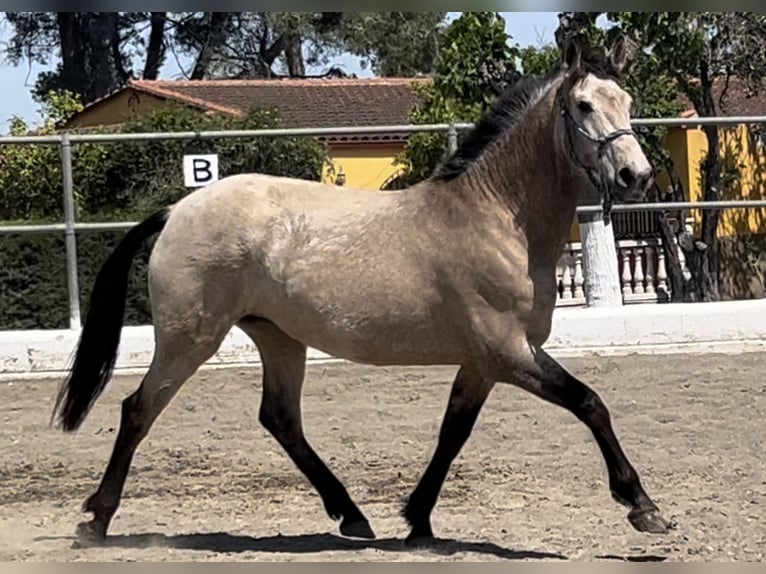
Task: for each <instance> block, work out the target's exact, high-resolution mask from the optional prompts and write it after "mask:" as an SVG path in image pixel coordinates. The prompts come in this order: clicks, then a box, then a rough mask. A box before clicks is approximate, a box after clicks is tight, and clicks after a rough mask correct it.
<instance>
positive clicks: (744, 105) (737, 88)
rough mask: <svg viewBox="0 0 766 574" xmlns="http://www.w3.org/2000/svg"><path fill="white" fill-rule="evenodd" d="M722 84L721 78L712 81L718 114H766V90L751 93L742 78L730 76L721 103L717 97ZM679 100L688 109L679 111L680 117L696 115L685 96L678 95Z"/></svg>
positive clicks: (722, 86) (730, 115) (725, 115)
mask: <svg viewBox="0 0 766 574" xmlns="http://www.w3.org/2000/svg"><path fill="white" fill-rule="evenodd" d="M724 86H725V83H724V81H723V79H718V80H716V81H715V82H714V83H713V98H714V100H715V105H716V108H717V109H718V114H719V115H720V116H722V117H734V116H766V90H764V89H761V90H759V91H758V93H751V92H750V90H748V88H747V85H746V84H745V82H744V81H743V80H740V79H739V78H730V79H729V85H728V87H726V94H725V97H724V99H723V103H722V104H721V103H720V102H719V98H720V97H721V93H722V92H723V89H724ZM679 100H680V101H681V103H683V104H684V105H686V106H688V109H687V110H685V111H684V112H682V113H681V117H684V118H690V117H696V116H697V113H696V112H695V111H694V107H693V106H692V104H691V102H690V101H689V100H688V99H687V98H686V97H685V96H683V95H679Z"/></svg>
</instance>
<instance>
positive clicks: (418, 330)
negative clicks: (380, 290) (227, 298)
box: [267, 289, 463, 365]
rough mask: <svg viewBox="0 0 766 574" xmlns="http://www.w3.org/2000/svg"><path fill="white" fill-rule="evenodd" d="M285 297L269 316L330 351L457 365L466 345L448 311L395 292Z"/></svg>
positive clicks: (364, 359) (353, 357)
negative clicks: (398, 296)
mask: <svg viewBox="0 0 766 574" xmlns="http://www.w3.org/2000/svg"><path fill="white" fill-rule="evenodd" d="M335 295H336V296H335V297H331V296H330V293H329V292H328V293H327V294H325V295H323V296H317V295H314V296H307V297H296V296H295V295H293V296H290V297H286V298H284V299H283V300H282V301H280V302H279V304H278V305H276V306H272V307H271V309H270V310H269V312H268V313H267V314H268V315H269V318H270V319H271V320H272V321H273V322H274V323H275V324H276V325H278V326H279V327H280V328H281V329H282V330H284V331H285V332H286V333H287V334H289V335H290V336H291V337H293V338H295V339H297V340H300V341H302V342H303V343H304V344H306V345H307V346H309V347H313V348H315V349H318V350H320V351H322V352H324V353H327V354H328V355H332V356H334V357H338V358H343V359H347V360H349V361H354V362H358V363H366V364H371V365H397V364H399V365H407V364H411V365H431V364H458V363H459V362H460V361H461V358H462V351H463V346H462V345H461V343H460V340H459V337H458V334H457V330H456V329H455V327H454V326H452V325H451V324H450V323H449V320H448V319H447V317H448V315H445V314H442V313H438V311H434V310H432V309H430V308H429V306H428V305H426V304H424V303H422V302H421V304H420V305H418V304H409V305H408V304H406V303H403V302H401V301H397V300H396V297H393V296H392V295H393V294H391V293H389V294H388V296H385V295H384V296H383V297H376V295H375V294H374V293H370V292H369V291H365V290H364V289H361V290H358V291H356V292H354V293H342V292H336V293H335Z"/></svg>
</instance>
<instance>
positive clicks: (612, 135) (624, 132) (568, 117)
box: [559, 96, 637, 225]
mask: <svg viewBox="0 0 766 574" xmlns="http://www.w3.org/2000/svg"><path fill="white" fill-rule="evenodd" d="M559 108H560V110H561V115H562V116H563V117H564V120H565V124H566V127H567V130H566V132H567V140H568V142H569V154H570V155H571V156H572V159H573V160H574V162H575V163H576V164H577V165H579V166H580V167H581V168H582V169H583V170H584V171H585V173H586V174H588V179H590V181H591V183H592V184H593V185H594V187H595V188H596V189H597V190H598V191H599V193H600V194H601V196H602V199H603V202H604V206H603V207H604V220H605V222H606V224H607V225H608V224H609V223H610V216H611V211H612V194H611V192H610V191H609V189H608V186H607V184H606V182H605V181H604V175H603V174H602V173H601V171H600V170H596V169H594V168H592V167H588V166H587V165H585V164H584V163H583V162H582V161H581V160H580V158H579V156H578V155H577V152H576V151H575V147H574V143H573V142H572V129H571V128H574V129H576V130H577V131H578V132H579V133H580V134H581V135H582V136H584V137H585V138H586V139H588V140H590V141H592V142H593V143H596V144H598V159H599V160H600V159H601V157H602V156H603V155H604V150H605V149H606V146H607V145H608V144H610V143H612V142H613V141H614V140H616V139H618V138H621V137H622V136H633V137H635V138H637V136H636V132H634V131H633V130H632V129H630V128H621V129H618V130H614V131H613V132H609V133H608V134H606V135H603V136H593V135H591V134H590V133H588V131H587V130H586V129H585V128H584V127H582V126H581V125H580V124H579V123H577V120H576V119H575V118H574V116H572V113H571V112H570V111H569V109H568V108H567V106H566V103H565V102H564V97H563V96H560V97H559Z"/></svg>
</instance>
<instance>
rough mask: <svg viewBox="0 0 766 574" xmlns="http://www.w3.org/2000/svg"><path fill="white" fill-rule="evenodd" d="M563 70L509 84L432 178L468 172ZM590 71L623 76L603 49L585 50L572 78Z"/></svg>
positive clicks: (603, 75) (449, 177)
mask: <svg viewBox="0 0 766 574" xmlns="http://www.w3.org/2000/svg"><path fill="white" fill-rule="evenodd" d="M563 71H564V69H563V68H560V69H558V70H555V71H554V72H552V73H549V74H547V75H545V76H526V77H524V78H522V79H520V80H519V81H517V82H515V83H513V84H511V85H509V86H507V87H506V88H505V89H504V90H503V92H502V93H501V94H500V96H499V97H498V98H497V99H496V100H495V101H494V102H493V104H492V105H491V106H490V107H489V109H488V110H487V112H485V114H484V115H483V116H482V117H481V119H480V120H479V121H478V122H477V123H476V125H475V126H474V128H473V129H472V130H471V131H470V132H469V133H468V135H467V136H466V137H465V139H464V140H463V142H462V143H461V145H460V146H459V147H458V149H457V151H455V153H454V154H452V156H451V157H450V158H449V159H448V160H447V161H446V162H444V163H443V164H441V165H439V166H438V167H437V168H436V169H435V170H434V173H433V174H432V176H431V179H432V180H434V181H439V182H447V181H451V180H453V179H455V178H457V177H459V176H460V175H462V174H463V173H465V172H466V171H467V170H468V169H469V168H470V167H471V165H473V164H474V163H475V162H476V161H477V160H478V159H479V158H480V157H481V156H482V154H483V153H484V152H485V151H486V150H487V149H488V148H489V147H490V146H491V145H492V144H493V143H495V142H496V141H497V140H498V139H499V138H500V136H501V135H502V134H504V133H505V132H506V131H508V130H510V129H512V128H513V127H514V126H516V125H517V124H518V123H519V121H520V120H521V119H522V118H523V117H524V113H525V112H526V111H527V110H529V109H530V108H531V107H532V106H533V105H534V104H535V103H536V102H537V101H538V100H539V98H540V95H542V94H543V93H545V92H546V91H547V88H548V87H549V86H550V85H551V84H552V83H553V81H554V80H555V79H556V78H557V77H558V76H559V75H560V74H561V73H563ZM587 74H593V75H595V76H596V77H598V78H602V79H610V80H615V81H617V82H619V81H621V79H622V77H621V74H620V71H619V70H617V69H616V68H615V67H614V66H613V65H612V63H611V61H610V59H609V58H608V57H607V56H606V54H605V53H604V52H603V51H601V50H599V51H596V50H588V51H587V52H583V54H582V60H581V64H580V66H579V68H578V69H577V71H576V73H575V74H574V77H573V78H572V80H573V81H577V80H579V79H582V78H584V77H585V76H586V75H587Z"/></svg>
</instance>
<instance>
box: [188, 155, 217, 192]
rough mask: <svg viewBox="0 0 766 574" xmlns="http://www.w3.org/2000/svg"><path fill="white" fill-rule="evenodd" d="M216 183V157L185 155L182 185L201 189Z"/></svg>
mask: <svg viewBox="0 0 766 574" xmlns="http://www.w3.org/2000/svg"><path fill="white" fill-rule="evenodd" d="M214 181H218V155H216V154H214V153H213V154H207V155H185V156H184V185H185V186H186V187H203V186H205V185H207V184H209V183H213V182H214Z"/></svg>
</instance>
